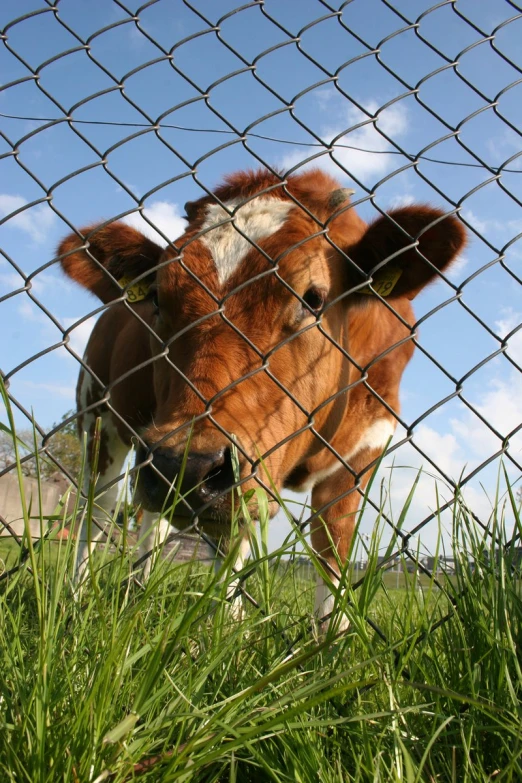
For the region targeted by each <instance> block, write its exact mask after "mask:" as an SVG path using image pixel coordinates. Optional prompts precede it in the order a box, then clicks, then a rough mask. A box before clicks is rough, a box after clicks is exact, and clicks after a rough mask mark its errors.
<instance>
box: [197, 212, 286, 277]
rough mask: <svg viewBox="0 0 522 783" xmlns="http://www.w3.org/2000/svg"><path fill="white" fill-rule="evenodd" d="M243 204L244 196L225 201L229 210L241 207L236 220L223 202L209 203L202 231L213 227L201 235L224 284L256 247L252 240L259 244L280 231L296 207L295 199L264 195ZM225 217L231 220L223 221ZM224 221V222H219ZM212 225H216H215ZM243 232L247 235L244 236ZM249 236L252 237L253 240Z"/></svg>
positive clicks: (236, 214)
mask: <svg viewBox="0 0 522 783" xmlns="http://www.w3.org/2000/svg"><path fill="white" fill-rule="evenodd" d="M239 204H241V201H240V199H232V200H231V201H227V202H225V206H226V207H227V209H228V210H229V212H232V211H234V210H235V209H236V208H237V211H236V212H235V213H234V218H233V222H232V221H231V219H230V215H229V214H228V213H227V211H226V210H224V209H223V207H221V206H220V205H219V204H209V205H208V207H207V216H206V219H205V222H204V223H203V226H202V230H205V229H209V228H210V229H211V230H210V231H207V233H206V234H204V235H203V236H202V237H201V241H202V242H203V244H204V245H205V246H206V247H208V249H209V250H210V253H211V255H212V258H213V259H214V263H215V265H216V271H217V275H218V280H219V282H220V284H221V285H222V284H223V283H224V282H225V281H226V280H228V278H229V277H230V276H231V275H232V274H233V273H234V272H235V271H236V269H237V268H238V267H239V265H240V264H241V262H242V260H243V259H244V258H245V256H246V254H247V253H248V252H249V251H250V250H251V249H252V247H253V245H252V242H256V243H257V241H258V240H259V239H262V238H263V237H268V236H270V235H271V234H274V233H275V232H276V231H278V230H279V229H280V228H281V227H282V226H283V225H284V223H285V221H286V219H287V217H288V213H289V211H290V210H291V209H292V207H293V206H294V204H293V203H292V202H291V201H280V200H279V199H276V198H263V197H258V198H255V199H253V200H252V201H248V202H247V203H246V204H243V206H240V207H238V205H239ZM224 220H226V221H227V222H226V223H222V221H224ZM220 223H222V225H218V224H220ZM212 226H216V227H215V228H212ZM235 227H237V229H239V230H236V228H235ZM240 231H241V232H242V233H243V234H244V235H245V236H242V234H241V233H239V232H240ZM245 237H249V239H250V240H251V242H249V241H248V239H246V238H245Z"/></svg>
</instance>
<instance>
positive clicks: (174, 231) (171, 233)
mask: <svg viewBox="0 0 522 783" xmlns="http://www.w3.org/2000/svg"><path fill="white" fill-rule="evenodd" d="M143 212H144V214H145V216H146V217H147V218H148V220H150V222H151V223H152V224H153V225H154V226H156V227H157V228H158V229H159V231H161V233H162V234H164V235H165V236H166V237H167V238H168V239H169V240H170V241H174V240H176V239H178V237H180V236H181V235H182V234H183V233H184V231H185V228H186V226H187V221H186V220H185V219H184V218H183V217H182V216H181V212H180V210H179V207H178V205H177V204H173V203H172V202H170V201H153V202H152V203H151V205H150V206H148V207H145V209H144V210H143ZM123 222H124V223H127V225H129V226H132V227H133V228H136V229H137V230H138V231H141V232H142V233H143V234H145V236H147V237H149V238H150V239H152V240H154V242H157V243H158V245H161V246H162V247H164V246H165V245H166V244H167V243H166V242H165V240H164V239H163V237H162V236H161V234H158V232H157V231H155V230H154V228H153V227H152V226H151V225H149V223H147V221H146V220H144V219H143V217H142V216H141V214H140V213H139V212H133V214H132V215H127V217H125V218H124V219H123Z"/></svg>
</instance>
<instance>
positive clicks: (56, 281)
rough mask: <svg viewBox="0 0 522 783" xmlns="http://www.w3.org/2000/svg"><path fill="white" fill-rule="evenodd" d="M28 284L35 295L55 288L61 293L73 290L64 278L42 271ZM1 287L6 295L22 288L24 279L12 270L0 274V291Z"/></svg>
mask: <svg viewBox="0 0 522 783" xmlns="http://www.w3.org/2000/svg"><path fill="white" fill-rule="evenodd" d="M30 283H31V286H30V287H31V291H32V292H33V293H35V294H42V293H43V292H48V291H49V290H50V289H57V288H58V289H60V290H62V291H63V290H66V291H72V290H73V286H72V285H71V283H70V282H69V281H68V280H67V278H66V277H60V276H58V275H53V274H52V273H50V272H49V271H48V270H44V271H43V272H41V273H40V274H39V275H38V276H36V277H32V278H31V280H30ZM2 286H3V287H4V288H5V289H6V290H5V293H7V292H10V291H16V290H17V289H18V288H24V287H25V281H24V278H23V277H22V276H21V275H19V274H18V272H15V271H14V270H13V271H10V272H1V273H0V291H1V290H2V288H1V287H2Z"/></svg>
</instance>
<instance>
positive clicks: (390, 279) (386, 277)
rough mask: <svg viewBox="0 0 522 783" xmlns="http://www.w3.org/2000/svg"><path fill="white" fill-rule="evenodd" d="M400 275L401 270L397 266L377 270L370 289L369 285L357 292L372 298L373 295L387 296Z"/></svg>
mask: <svg viewBox="0 0 522 783" xmlns="http://www.w3.org/2000/svg"><path fill="white" fill-rule="evenodd" d="M401 275H402V269H400V267H398V266H390V265H388V266H385V267H383V268H382V269H379V271H378V272H376V273H375V277H374V278H373V283H372V287H371V288H370V286H369V285H367V286H365V287H364V288H361V289H360V290H359V291H357V293H358V294H369V295H370V296H373V295H374V294H375V293H378V294H379V295H380V296H383V297H385V296H389V295H390V294H391V292H392V291H393V289H394V288H395V286H396V284H397V281H398V279H399V277H400V276H401Z"/></svg>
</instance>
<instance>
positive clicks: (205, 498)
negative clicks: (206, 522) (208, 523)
mask: <svg viewBox="0 0 522 783" xmlns="http://www.w3.org/2000/svg"><path fill="white" fill-rule="evenodd" d="M153 463H154V466H155V467H156V468H157V469H158V470H159V471H160V473H161V474H162V475H163V476H164V477H165V478H166V479H167V481H168V482H169V483H170V484H172V483H175V482H177V481H178V480H179V478H180V477H181V482H180V492H181V494H182V495H184V496H185V497H186V498H187V501H188V502H189V503H190V505H192V506H195V501H199V505H202V504H204V503H209V502H211V501H212V500H214V499H215V498H216V497H217V496H218V495H219V494H220V493H222V492H225V491H226V490H227V489H229V488H230V487H231V486H232V485H233V484H234V481H235V479H234V469H233V464H232V452H231V450H230V448H228V447H225V448H221V449H219V451H213V452H189V454H188V455H187V457H186V461H185V464H183V463H184V455H183V454H174V453H173V452H172V451H171V450H169V449H156V451H155V452H154V456H153Z"/></svg>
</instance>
